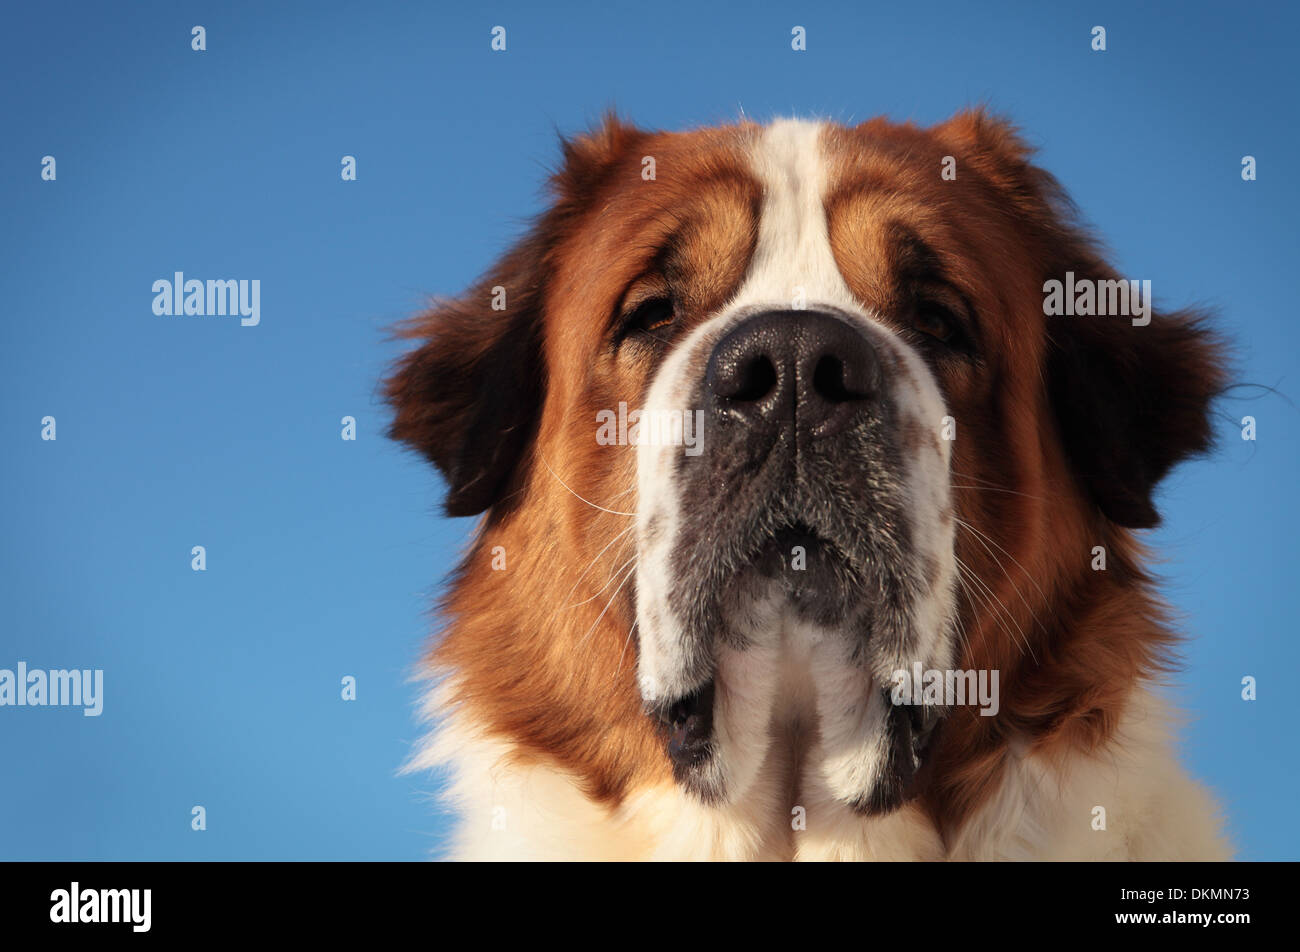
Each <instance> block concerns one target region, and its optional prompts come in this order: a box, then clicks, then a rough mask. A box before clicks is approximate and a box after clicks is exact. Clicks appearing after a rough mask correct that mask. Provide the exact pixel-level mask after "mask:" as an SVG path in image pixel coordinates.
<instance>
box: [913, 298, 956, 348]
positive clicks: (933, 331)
mask: <svg viewBox="0 0 1300 952" xmlns="http://www.w3.org/2000/svg"><path fill="white" fill-rule="evenodd" d="M912 326H913V327H914V328H916V329H917V330H918V331H920V332H921V333H922V334H925V335H926V336H927V337H933V338H934V339H935V340H937V341H939V342H940V343H943V344H951V343H954V342H955V341H956V339H957V319H956V318H955V317H953V315H952V314H951V312H949V310H948V309H947V308H946V307H943V306H942V305H940V304H935V303H933V302H924V303H922V304H920V305H918V306H917V309H916V313H915V315H914V316H913V317H912Z"/></svg>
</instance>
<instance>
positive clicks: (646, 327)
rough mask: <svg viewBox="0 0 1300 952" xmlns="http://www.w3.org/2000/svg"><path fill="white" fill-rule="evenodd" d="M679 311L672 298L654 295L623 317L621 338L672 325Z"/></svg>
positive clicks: (655, 330)
mask: <svg viewBox="0 0 1300 952" xmlns="http://www.w3.org/2000/svg"><path fill="white" fill-rule="evenodd" d="M676 316H677V311H676V307H675V306H674V305H673V301H672V298H669V297H653V298H649V299H647V300H645V301H642V302H641V303H640V304H638V305H636V306H635V307H634V308H632V310H631V311H629V312H628V314H627V316H626V317H624V318H623V321H622V325H621V327H620V328H619V334H618V336H619V338H620V339H622V338H625V337H628V336H630V335H632V334H654V333H656V332H660V331H663V330H664V328H667V327H669V326H671V325H672V323H673V321H674V320H675V319H676Z"/></svg>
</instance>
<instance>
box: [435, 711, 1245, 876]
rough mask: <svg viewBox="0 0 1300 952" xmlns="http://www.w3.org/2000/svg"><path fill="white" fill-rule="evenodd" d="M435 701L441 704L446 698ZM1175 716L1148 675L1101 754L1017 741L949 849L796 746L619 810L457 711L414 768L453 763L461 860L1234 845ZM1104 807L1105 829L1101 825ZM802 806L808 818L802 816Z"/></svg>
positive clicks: (1118, 856) (1200, 856)
mask: <svg viewBox="0 0 1300 952" xmlns="http://www.w3.org/2000/svg"><path fill="white" fill-rule="evenodd" d="M430 710H431V711H434V710H438V711H442V708H441V707H440V705H439V704H438V702H437V699H436V696H435V697H434V698H432V699H431V702H430ZM443 713H444V714H445V711H444V712H443ZM1170 720H1171V718H1170V716H1169V714H1168V711H1167V708H1166V705H1165V704H1164V703H1163V702H1162V701H1161V700H1160V699H1159V698H1158V697H1157V696H1156V695H1154V694H1152V693H1150V692H1149V691H1147V690H1146V689H1145V688H1142V687H1138V688H1135V691H1134V695H1133V701H1132V704H1131V705H1130V709H1129V711H1128V713H1127V714H1126V716H1125V717H1124V719H1123V721H1122V723H1121V727H1120V730H1119V731H1118V732H1117V735H1116V737H1115V738H1114V739H1113V740H1112V742H1111V743H1110V744H1108V745H1107V747H1106V748H1105V749H1104V750H1103V751H1101V752H1100V753H1099V754H1098V755H1096V756H1086V755H1082V754H1078V755H1075V756H1074V757H1072V758H1071V759H1069V760H1067V761H1066V762H1065V763H1062V764H1050V763H1047V762H1045V761H1044V760H1042V759H1041V758H1039V757H1036V756H1033V755H1031V754H1029V753H1028V752H1026V751H1025V750H1023V749H1022V750H1013V751H1012V753H1011V756H1010V758H1009V762H1008V765H1007V769H1006V773H1005V777H1004V780H1003V782H1002V784H1001V786H1000V787H999V788H998V790H997V792H996V793H995V794H994V796H993V797H992V798H991V799H990V800H989V801H988V802H987V803H985V804H984V805H983V806H982V807H981V808H979V809H978V810H977V811H976V812H975V814H974V815H973V816H972V817H971V818H970V820H969V822H968V823H967V824H966V825H965V827H964V828H963V830H962V833H961V836H960V837H959V839H958V840H957V842H956V843H954V844H951V845H950V847H949V849H947V850H945V847H944V844H943V843H942V842H941V841H940V839H939V836H938V834H937V832H936V831H935V830H934V828H933V826H932V825H931V824H930V823H929V822H928V820H926V819H925V817H923V816H922V815H921V814H920V812H919V811H918V810H917V809H916V808H915V807H905V808H903V809H902V810H899V811H897V812H895V813H892V814H890V815H888V816H885V817H880V818H875V819H863V818H861V817H858V816H855V815H854V814H853V813H851V812H850V811H848V810H847V809H845V808H844V807H843V806H842V805H841V804H840V803H839V802H838V801H836V800H834V799H833V798H831V797H828V796H827V795H826V793H825V791H824V790H823V789H821V788H819V787H818V785H816V784H812V785H811V786H810V788H809V789H807V790H801V791H797V790H792V789H791V788H790V785H789V783H788V776H789V767H790V764H791V756H792V755H791V754H790V752H789V750H788V748H787V746H786V745H785V744H778V745H776V747H775V749H774V750H773V751H772V752H771V753H770V755H769V757H768V758H767V761H766V762H765V764H764V770H763V771H761V772H760V774H759V775H758V776H757V777H756V779H755V782H754V783H752V784H751V785H750V788H749V791H748V795H747V796H746V797H745V798H743V799H742V800H741V801H739V802H738V803H736V804H735V805H732V806H727V807H725V808H714V807H708V806H704V805H702V804H700V803H699V801H697V800H696V799H695V798H694V797H692V796H691V795H689V794H687V793H685V792H684V791H682V790H680V789H679V788H677V787H676V786H674V785H666V786H663V787H658V788H654V789H649V790H643V791H640V792H638V793H636V794H635V795H633V796H632V797H630V798H629V799H628V800H627V801H626V802H625V803H624V804H623V805H622V806H621V807H620V808H618V809H616V810H607V809H605V808H604V807H601V806H598V805H596V804H593V803H592V802H591V801H590V800H588V799H587V798H586V797H584V796H583V795H582V793H581V792H580V790H579V788H578V786H577V785H576V783H575V782H574V780H573V778H571V777H570V776H568V775H567V774H565V773H564V772H563V771H561V770H559V769H556V768H554V767H549V766H533V767H514V766H506V765H505V763H504V757H505V754H506V753H507V748H506V747H505V746H504V745H503V744H501V743H500V742H498V741H494V740H491V739H488V738H486V737H483V736H482V735H481V734H478V733H476V732H475V731H474V730H473V729H472V728H470V727H469V726H468V725H467V724H465V723H464V722H463V721H462V720H461V719H459V718H458V716H457V715H456V714H454V713H453V714H451V715H450V716H447V717H446V718H445V720H444V721H443V725H442V728H441V729H440V731H439V732H438V733H437V735H436V737H437V740H436V741H434V742H433V743H431V744H430V745H429V746H427V747H426V748H425V749H424V750H423V751H422V752H421V754H420V756H419V757H418V758H417V759H416V760H415V761H414V762H413V764H412V769H425V768H433V767H443V768H446V769H448V770H449V771H450V777H449V782H448V785H447V787H446V789H445V791H444V797H446V799H447V800H448V801H449V803H450V805H451V806H452V807H453V808H454V809H455V811H456V812H457V814H458V816H459V824H458V827H457V831H456V839H455V840H454V842H453V843H452V844H450V848H449V850H448V855H449V857H450V858H455V859H462V860H554V859H570V860H692V859H694V860H940V859H955V860H1220V859H1227V858H1229V857H1230V855H1231V850H1230V848H1229V846H1228V844H1227V843H1226V841H1225V840H1224V839H1223V837H1222V836H1221V835H1220V834H1219V833H1218V830H1219V826H1220V823H1219V819H1218V816H1217V813H1218V809H1217V807H1216V805H1215V803H1214V802H1213V800H1212V799H1211V798H1210V796H1209V795H1208V794H1207V793H1206V792H1205V790H1204V789H1203V788H1202V787H1201V786H1200V785H1199V784H1197V783H1195V782H1194V781H1192V780H1190V779H1189V778H1188V777H1187V775H1186V774H1185V773H1184V772H1183V770H1182V768H1181V767H1180V766H1179V764H1178V762H1177V759H1176V758H1175V756H1174V753H1173V750H1172V743H1171V740H1170V736H1171V730H1170V728H1171V724H1170ZM783 739H785V740H789V738H783ZM1099 806H1100V807H1103V808H1104V809H1105V811H1106V829H1105V830H1097V829H1094V828H1093V826H1094V816H1095V814H1094V809H1095V808H1096V807H1099ZM796 807H802V808H803V810H804V817H805V827H806V828H805V829H803V830H795V829H793V828H792V827H793V826H794V820H795V813H794V810H795V808H796ZM494 819H496V820H497V821H498V822H496V824H495V828H494ZM502 819H504V825H503V824H502V822H500V821H501V820H502Z"/></svg>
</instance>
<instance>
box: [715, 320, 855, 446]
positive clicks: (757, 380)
mask: <svg viewBox="0 0 1300 952" xmlns="http://www.w3.org/2000/svg"><path fill="white" fill-rule="evenodd" d="M880 383H881V370H880V358H879V356H878V355H877V353H876V349H875V348H874V347H873V346H872V344H871V342H870V341H869V340H868V339H867V337H866V335H864V334H863V333H862V332H861V331H860V330H858V329H857V328H855V327H853V326H852V325H851V324H849V323H848V322H847V321H844V320H842V319H841V318H839V317H836V316H835V315H834V314H829V313H826V312H824V311H764V312H763V313H761V314H755V315H754V316H752V317H749V318H746V319H745V320H744V321H742V322H741V323H740V324H738V325H736V327H734V328H732V330H731V331H729V332H728V333H727V335H726V336H725V337H723V338H722V340H721V341H719V342H718V345H717V347H715V348H714V349H713V354H712V355H711V356H710V357H709V365H708V370H707V371H706V377H705V387H706V389H707V392H708V393H709V394H710V395H711V396H712V399H713V402H714V407H713V409H714V411H715V412H716V413H718V414H719V415H721V416H723V417H730V418H732V419H734V420H737V421H738V422H741V423H743V424H744V425H745V426H747V427H750V428H752V429H753V430H755V431H763V432H771V433H773V434H775V433H776V432H777V431H779V430H781V429H784V428H789V429H791V430H792V431H793V435H794V436H795V438H796V439H798V440H804V439H809V438H811V439H822V438H824V437H828V436H832V435H834V434H836V433H838V432H840V431H841V430H842V429H844V427H845V426H846V425H848V424H849V423H850V422H851V421H852V420H853V419H854V418H855V417H856V416H857V415H858V414H859V413H861V412H863V411H864V410H869V409H870V407H871V406H872V405H873V404H874V403H875V402H876V400H877V399H878V397H879V394H880Z"/></svg>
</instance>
